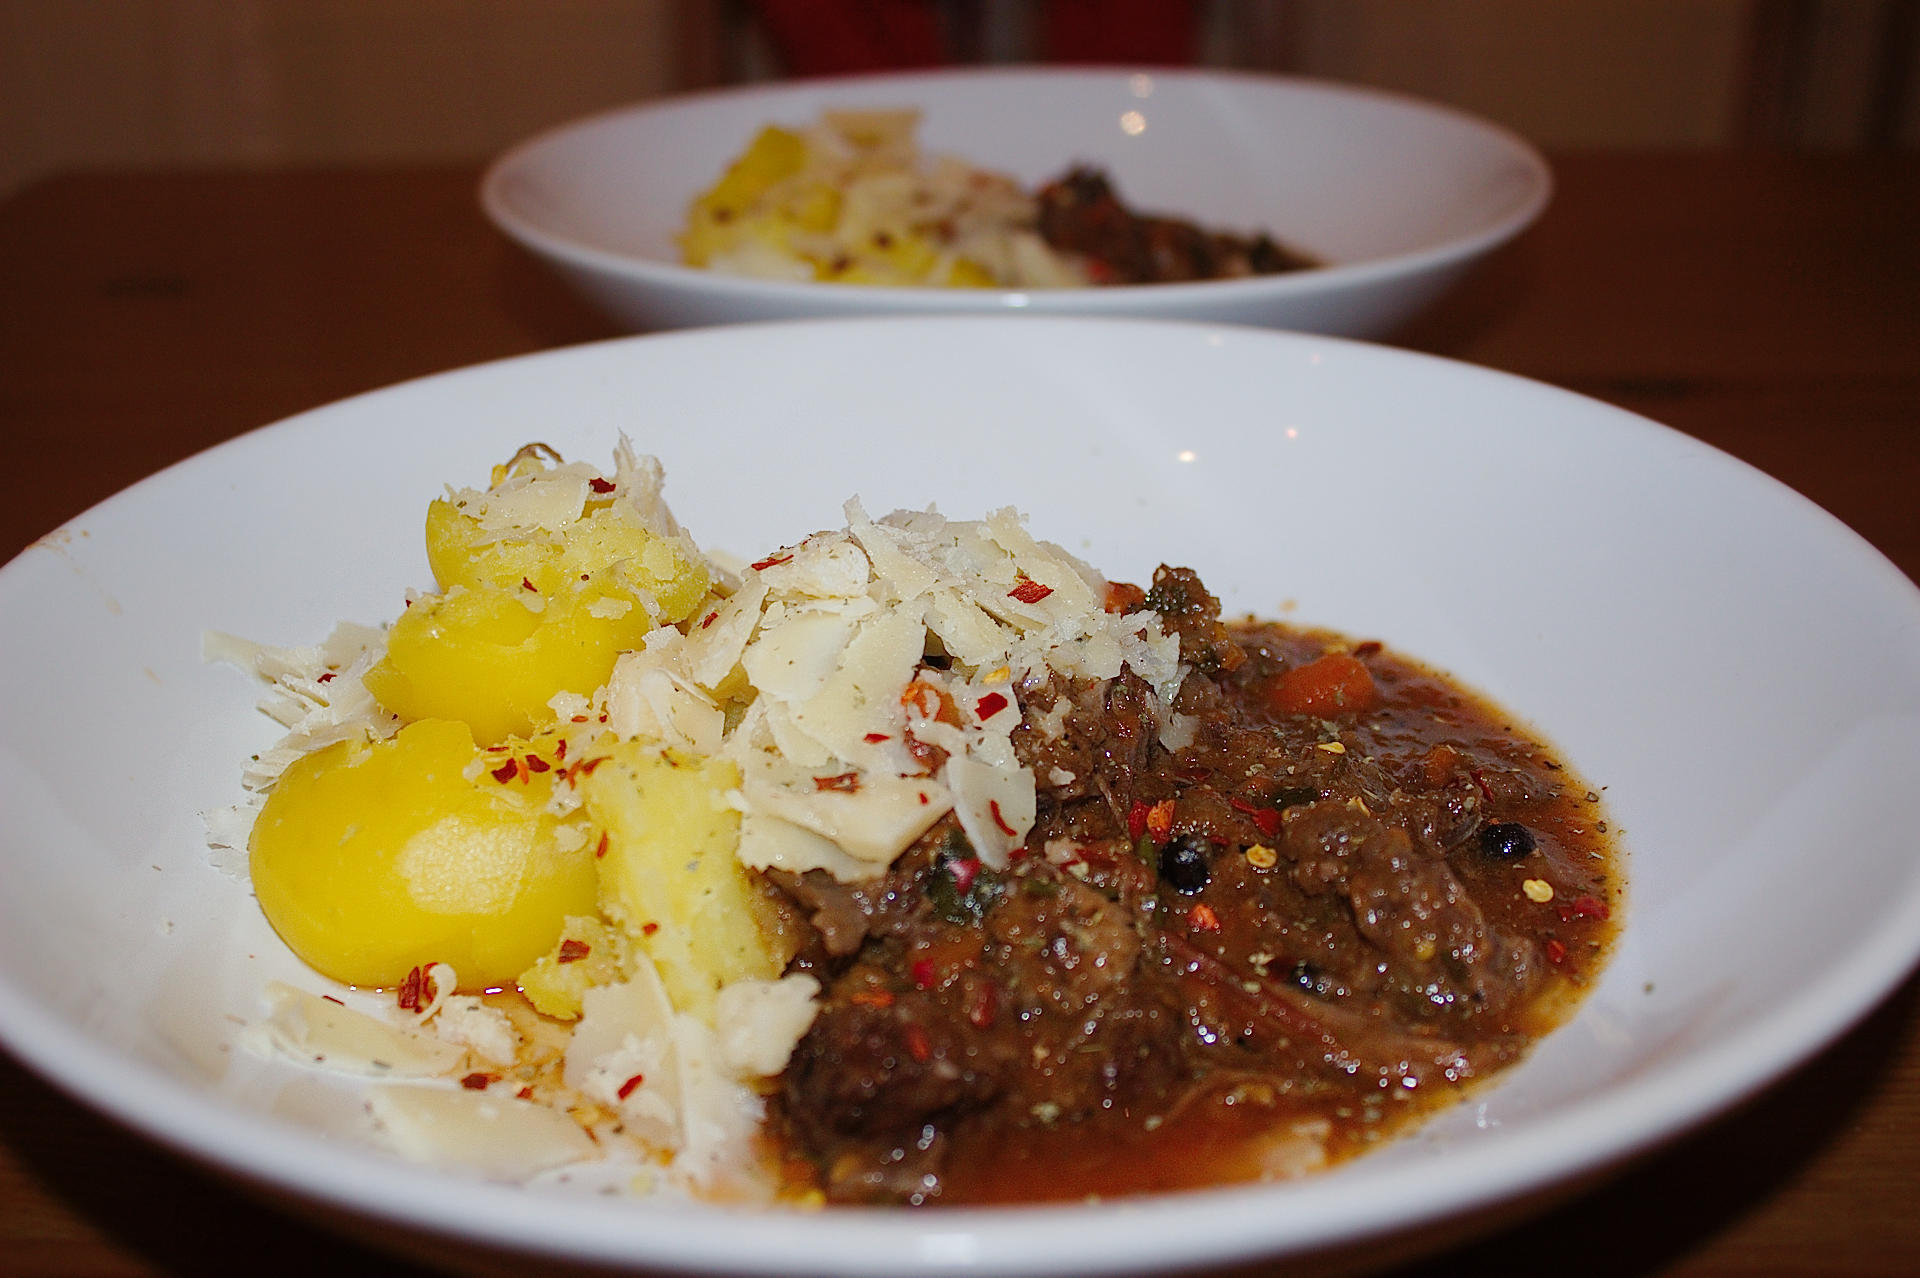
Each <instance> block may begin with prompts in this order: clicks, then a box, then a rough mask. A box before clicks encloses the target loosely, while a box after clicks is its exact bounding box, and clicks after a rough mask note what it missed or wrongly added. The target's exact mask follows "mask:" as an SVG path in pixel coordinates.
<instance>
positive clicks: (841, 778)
mask: <svg viewBox="0 0 1920 1278" xmlns="http://www.w3.org/2000/svg"><path fill="white" fill-rule="evenodd" d="M813 785H814V788H815V789H816V790H838V791H840V792H841V793H842V794H852V793H853V792H854V791H856V790H858V789H859V788H860V774H859V773H858V772H842V773H840V774H838V775H837V776H831V777H815V778H814V779H813Z"/></svg>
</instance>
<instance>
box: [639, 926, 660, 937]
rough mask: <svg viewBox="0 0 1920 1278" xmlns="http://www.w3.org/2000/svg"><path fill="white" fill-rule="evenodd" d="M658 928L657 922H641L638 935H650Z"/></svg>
mask: <svg viewBox="0 0 1920 1278" xmlns="http://www.w3.org/2000/svg"><path fill="white" fill-rule="evenodd" d="M659 930H660V925H659V924H658V923H642V924H641V925H640V935H642V936H652V935H653V934H654V933H655V932H658V931H659Z"/></svg>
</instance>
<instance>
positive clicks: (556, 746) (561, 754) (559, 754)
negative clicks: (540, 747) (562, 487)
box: [553, 737, 567, 762]
mask: <svg viewBox="0 0 1920 1278" xmlns="http://www.w3.org/2000/svg"><path fill="white" fill-rule="evenodd" d="M553 757H554V761H555V762H559V761H560V760H563V759H565V758H566V757H567V739H566V738H565V737H561V738H560V739H559V740H558V741H556V742H554V743H553Z"/></svg>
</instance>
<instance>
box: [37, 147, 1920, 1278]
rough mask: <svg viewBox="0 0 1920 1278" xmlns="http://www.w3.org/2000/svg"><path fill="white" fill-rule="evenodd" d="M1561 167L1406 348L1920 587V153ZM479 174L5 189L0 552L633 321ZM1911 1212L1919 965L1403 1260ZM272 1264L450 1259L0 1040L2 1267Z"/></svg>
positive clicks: (303, 1268) (1603, 1247) (1646, 1255)
mask: <svg viewBox="0 0 1920 1278" xmlns="http://www.w3.org/2000/svg"><path fill="white" fill-rule="evenodd" d="M1554 163H1555V168H1556V172H1557V175H1558V179H1559V190H1558V193H1557V196H1556V199H1555V202H1554V204H1553V207H1552V208H1551V209H1550V210H1549V212H1548V213H1547V215H1546V217H1545V218H1544V219H1543V220H1542V222H1541V223H1540V225H1539V226H1538V227H1536V228H1535V229H1534V230H1533V231H1532V232H1530V233H1529V234H1528V235H1527V236H1526V237H1524V238H1523V239H1522V240H1521V241H1520V242H1519V243H1517V244H1516V245H1514V246H1512V247H1511V248H1510V249H1508V250H1506V251H1504V252H1502V253H1501V254H1499V255H1497V257H1496V258H1494V259H1493V260H1491V261H1490V262H1489V263H1488V264H1487V265H1486V266H1485V268H1484V269H1482V270H1481V271H1480V272H1479V273H1478V274H1477V275H1476V276H1474V277H1473V278H1472V279H1471V280H1470V281H1469V282H1468V283H1467V284H1466V285H1465V286H1464V287H1463V288H1462V289H1461V290H1460V291H1459V292H1457V293H1456V294H1454V295H1453V296H1451V297H1450V298H1448V299H1447V300H1445V301H1444V302H1442V303H1441V304H1440V306H1439V307H1438V308H1437V309H1435V310H1434V311H1432V312H1431V313H1429V314H1428V315H1427V316H1425V317H1424V318H1423V319H1421V320H1420V321H1418V322H1417V323H1416V324H1415V325H1413V326H1412V327H1411V328H1409V329H1408V330H1407V331H1406V332H1405V333H1403V334H1402V335H1401V336H1400V339H1399V340H1400V341H1401V343H1402V344H1404V345H1408V346H1411V347H1414V348H1416V349H1420V350H1425V351H1431V352H1434V353H1437V354H1442V355H1447V356H1451V357H1456V358H1462V359H1467V360H1471V361H1473V362H1476V363H1480V364H1484V365H1487V366H1490V367H1494V368H1499V369H1505V370H1508V371H1511V372H1516V373H1521V374H1524V375H1527V376H1531V377H1536V378H1540V379H1543V380H1545V381H1548V382H1552V383H1555V384H1558V385H1561V386H1565V387H1568V388H1570V389H1573V390H1577V391H1581V392H1584V393H1586V394H1590V395H1594V396H1597V397H1599V398H1601V399H1604V400H1608V401H1610V402H1613V403H1615V404H1619V405H1621V406H1623V407H1626V408H1629V409H1632V410H1635V411H1638V412H1642V413H1646V414H1648V415H1649V416H1652V417H1654V418H1656V419H1658V420H1661V421H1664V422H1667V423H1669V424H1671V425H1673V426H1676V427H1678V428H1680V429H1682V430H1685V431H1688V432H1689V433H1692V434H1694V435H1696V436H1698V437H1699V438H1701V439H1704V440H1707V441H1708V442H1710V443H1713V444H1715V445H1717V446H1719V447H1721V448H1724V449H1726V450H1728V451H1729V452H1732V453H1733V454H1735V455H1736V456H1739V457H1742V458H1744V459H1746V460H1747V461H1749V462H1751V463H1753V464H1754V465H1756V466H1758V467H1760V468H1761V469H1762V470H1765V471H1767V472H1768V473H1770V474H1772V475H1773V476H1774V477H1776V478H1777V479H1779V480H1780V481H1782V482H1784V483H1786V484H1789V485H1791V486H1793V487H1795V488H1797V489H1798V490H1800V491H1801V492H1803V493H1805V494H1806V495H1808V496H1809V497H1811V498H1812V499H1813V500H1815V501H1817V502H1819V503H1820V504H1821V505H1823V506H1825V507H1826V508H1827V509H1828V510H1830V511H1832V512H1833V513H1834V514H1835V515H1836V516H1837V517H1839V518H1840V519H1842V520H1844V521H1845V522H1847V523H1848V524H1850V525H1851V526H1852V527H1854V528H1855V529H1856V530H1858V531H1859V532H1860V533H1861V534H1862V535H1863V536H1865V537H1866V538H1867V539H1868V540H1869V541H1871V542H1872V543H1873V544H1874V545H1876V546H1878V547H1879V548H1880V550H1881V551H1883V552H1884V553H1885V554H1887V555H1888V556H1889V557H1890V558H1891V559H1892V560H1893V562H1894V563H1895V564H1896V565H1898V566H1899V568H1900V569H1901V570H1902V571H1904V572H1905V573H1906V574H1907V575H1908V576H1909V577H1915V578H1920V500H1916V494H1920V439H1917V438H1916V432H1920V237H1916V236H1915V235H1914V233H1913V221H1914V216H1913V214H1914V210H1916V209H1920V160H1916V159H1914V158H1912V157H1906V158H1901V157H1885V156H1882V157H1872V156H1847V157H1798V158H1794V157H1779V156H1774V157H1767V156H1741V155H1724V154H1630V153H1627V154H1621V153H1593V154H1561V155H1557V156H1555V157H1554ZM477 176H478V174H477V172H476V171H475V170H472V169H468V168H408V169H398V170H392V171H385V172H369V171H358V170H350V169H349V170H336V171H329V170H300V171H295V172H286V173H275V174H263V173H246V172H228V171H216V172H202V173H191V174H187V173H164V172H163V173H137V172H124V173H111V174H101V175H94V176H84V177H81V176H70V177H63V178H59V179H55V180H51V181H47V182H43V183H40V184H37V185H35V186H32V187H30V188H29V189H27V190H25V191H23V192H21V193H20V194H18V195H17V196H15V197H14V198H12V199H9V200H6V201H4V202H0V439H4V441H5V443H6V445H7V456H8V460H9V464H8V465H7V466H5V467H0V556H7V555H11V554H12V553H14V552H15V551H17V550H18V549H20V548H22V547H24V546H26V545H27V544H29V543H30V542H31V541H32V540H34V539H35V538H36V537H38V536H40V535H42V534H44V533H46V532H48V531H49V530H51V529H52V528H53V527H55V526H56V525H57V524H59V523H60V522H61V521H63V520H65V519H68V518H71V517H72V516H74V515H76V514H78V513H80V512H81V511H82V510H83V509H85V508H86V507H87V506H88V505H90V504H91V503H93V502H95V501H98V500H100V499H101V498H104V497H106V496H108V495H110V494H111V493H113V492H115V491H117V490H118V489H120V488H121V487H123V486H125V485H126V484H128V483H129V482H132V481H133V480H135V479H138V478H140V477H141V476H143V475H146V474H149V473H151V472H152V471H154V470H155V469H157V468H159V467H162V466H164V465H166V464H168V463H170V462H172V461H175V460H177V459H179V458H181V457H184V456H187V455H189V454H190V453H192V452H195V451H197V450H199V449H201V448H204V447H207V446H209V445H212V444H215V443H217V442H219V441H221V440H223V439H227V438H230V437H231V436H233V435H235V434H237V433H239V432H242V431H245V430H247V429H250V428H252V427H255V426H258V425H262V424H265V423H267V422H270V421H273V420H275V419H277V418H280V417H283V416H286V415H288V414H291V413H294V412H298V411H300V410H302V409H305V408H309V407H313V406H315V405H318V404H321V403H324V402H326V401H329V400H332V399H336V398H339V397H341V396H344V395H349V394H353V393H357V392H360V391H364V390H370V389H374V388H376V387H379V386H382V385H386V384H389V383H392V382H394V381H398V380H401V379H404V378H408V377H414V376H418V375H422V374H427V373H432V372H437V371H440V370H443V369H446V368H450V367H453V366H456V365H460V364H466V363H472V362H475V361H478V360H483V359H490V358H495V357H499V356H506V355H513V354H518V353H521V352H526V351H533V350H539V349H543V348H547V347H551V346H555V345H563V344H569V343H573V342H578V341H585V340H591V339H594V338H598V337H604V336H611V335H612V334H613V330H612V328H611V327H610V326H608V325H607V324H606V323H605V322H604V321H602V320H601V319H599V318H598V317H597V316H596V315H595V314H594V313H592V312H591V311H589V310H588V309H587V308H586V307H585V306H584V305H582V304H581V303H579V302H578V301H576V300H575V299H574V298H573V297H572V296H571V295H569V294H568V293H567V292H565V291H564V290H563V289H562V288H561V286H560V285H559V284H557V283H556V282H555V281H554V280H553V279H552V278H550V277H549V276H548V275H547V274H546V273H545V272H544V271H543V270H542V269H541V268H540V267H539V266H537V265H536V264H535V263H533V262H532V261H530V260H529V259H527V258H526V257H525V256H523V255H522V254H521V253H520V252H519V251H518V250H516V249H514V248H512V247H510V246H509V245H508V244H507V243H506V242H505V241H504V240H502V239H501V238H500V237H499V236H497V235H496V234H495V233H494V232H493V231H492V230H491V229H490V228H489V227H488V226H487V225H486V224H485V223H484V221H483V220H482V218H481V216H480V214H479V212H478V209H477V207H476V204H475V200H474V186H475V182H476V181H477ZM1783 587H1784V588H1789V589H1790V588H1791V580H1790V576H1784V577H1783ZM1835 644H1836V646H1838V647H1844V644H1845V636H1844V635H1836V636H1835ZM0 890H5V889H4V884H0ZM1863 890H1870V885H1863ZM1916 1201H1920V982H1913V981H1910V982H1909V983H1908V984H1906V985H1905V986H1904V987H1902V988H1901V989H1900V990H1899V991H1898V992H1896V993H1895V994H1894V995H1893V996H1892V997H1891V998H1890V999H1888V1000H1887V1001H1886V1002H1885V1003H1884V1004H1883V1005H1882V1006H1881V1007H1880V1008H1879V1009H1878V1010H1877V1011H1876V1012H1874V1013H1873V1014H1872V1015H1871V1016H1870V1017H1869V1018H1868V1019H1867V1020H1866V1021H1864V1022H1863V1023H1862V1024H1861V1025H1860V1026H1858V1027H1857V1028H1855V1029H1854V1030H1853V1031H1852V1032H1851V1033H1849V1034H1848V1035H1846V1036H1845V1037H1844V1038H1843V1039H1841V1040H1840V1041H1839V1042H1838V1043H1836V1044H1835V1045H1833V1046H1832V1047H1830V1048H1829V1049H1828V1050H1826V1051H1825V1052H1823V1053H1821V1054H1820V1055H1819V1056H1817V1057H1816V1058H1814V1059H1813V1060H1812V1061H1810V1062H1808V1063H1807V1064H1806V1065H1804V1066H1803V1067H1802V1068H1800V1069H1799V1070H1797V1071H1795V1072H1794V1073H1793V1074H1791V1075H1790V1076H1788V1077H1787V1078H1786V1079H1784V1080H1782V1081H1781V1082H1779V1083H1778V1084H1777V1085H1776V1086H1774V1087H1773V1088H1771V1089H1770V1090H1768V1091H1767V1092H1766V1093H1764V1094H1763V1095H1761V1096H1759V1097H1756V1098H1753V1099H1752V1100H1750V1101H1749V1102H1748V1103H1746V1104H1744V1105H1742V1106H1741V1107H1740V1108H1739V1109H1738V1110H1736V1111H1735V1112H1733V1113H1731V1114H1728V1115H1726V1116H1724V1117H1722V1118H1720V1119H1719V1120H1717V1121H1715V1122H1713V1123H1711V1124H1710V1125H1708V1126H1707V1127H1705V1128H1703V1129H1702V1130H1700V1131H1698V1132H1695V1133H1692V1134H1690V1135H1688V1136H1686V1137H1685V1138H1683V1139H1681V1140H1679V1141H1677V1142H1676V1143H1675V1144H1674V1145H1672V1146H1671V1147H1670V1148H1668V1149H1665V1150H1663V1151H1659V1152H1657V1153H1654V1154H1651V1155H1649V1156H1648V1157H1646V1158H1644V1159H1643V1160H1641V1161H1640V1162H1638V1163H1636V1164H1635V1165H1633V1166H1631V1167H1629V1168H1626V1169H1623V1170H1622V1171H1621V1172H1620V1173H1619V1174H1617V1175H1616V1176H1614V1177H1613V1178H1611V1179H1609V1180H1606V1181H1605V1182H1603V1183H1601V1184H1599V1185H1597V1186H1595V1187H1593V1188H1590V1189H1589V1190H1587V1191H1586V1192H1585V1193H1583V1194H1581V1195H1579V1196H1577V1197H1575V1198H1573V1199H1572V1200H1571V1201H1569V1202H1567V1203H1564V1204H1563V1205H1560V1206H1558V1207H1554V1208H1550V1209H1547V1210H1545V1211H1544V1214H1540V1215H1538V1216H1535V1217H1533V1218H1532V1219H1530V1220H1526V1221H1523V1222H1520V1223H1517V1224H1514V1223H1509V1224H1506V1225H1504V1226H1500V1227H1496V1228H1495V1230H1494V1232H1492V1233H1491V1234H1489V1235H1487V1236H1485V1237H1484V1238H1482V1239H1480V1240H1479V1241H1470V1242H1465V1243H1462V1244H1459V1245H1456V1246H1455V1247H1454V1249H1453V1250H1450V1251H1443V1252H1441V1253H1440V1254H1439V1255H1437V1256H1434V1257H1430V1258H1428V1259H1427V1260H1425V1261H1423V1262H1417V1263H1412V1264H1410V1265H1408V1266H1406V1267H1404V1268H1403V1269H1401V1270H1397V1271H1396V1272H1400V1273H1404V1274H1413V1273H1427V1272H1434V1273H1454V1272H1459V1273H1472V1274H1507V1273H1513V1274H1555V1275H1562V1276H1577V1275H1647V1274H1659V1275H1672V1276H1681V1278H1709V1276H1722V1275H1736V1274H1739V1275H1775V1274H1777V1275H1789V1274H1805V1273H1815V1272H1818V1273H1823V1274H1840V1275H1893V1274H1903V1273H1910V1272H1913V1271H1914V1269H1915V1262H1916V1258H1920V1212H1916V1211H1915V1210H1914V1209H1913V1204H1914V1203H1915V1202H1916ZM263 1257H270V1258H271V1265H272V1267H273V1268H274V1269H275V1270H277V1271H278V1272H281V1273H288V1274H295V1275H299V1274H308V1273H311V1274H321V1273H334V1272H341V1271H345V1270H348V1269H351V1270H353V1271H355V1272H359V1273H363V1274H395V1275H398V1274H408V1273H415V1272H425V1271H424V1270H419V1269H416V1268H414V1267H413V1266H412V1264H411V1263H410V1262H408V1261H404V1260H398V1259H394V1258H392V1257H391V1256H390V1255H389V1253H387V1252H386V1251H384V1250H374V1249H370V1248H369V1247H367V1246H364V1245H362V1244H361V1243H358V1242H355V1241H352V1240H348V1239H345V1238H342V1237H339V1236H337V1235H335V1234H333V1233H331V1232H329V1231H327V1230H325V1229H321V1228H318V1227H315V1226H313V1225H310V1224H307V1223H305V1222H303V1221H302V1220H300V1219H299V1218H297V1217H296V1216H294V1215H292V1214H289V1213H288V1211H287V1210H286V1209H284V1208H283V1207H281V1206H276V1205H270V1204H268V1203H265V1202H263V1201H259V1200H256V1199H255V1198H253V1197H252V1196H250V1195H249V1194H248V1193H246V1192H244V1191H242V1190H239V1189H236V1188H234V1187H233V1186H231V1185H229V1184H228V1183H226V1182H225V1181H223V1180H221V1179H220V1178H218V1177H217V1176H215V1175H212V1174H210V1173H207V1172H203V1171H201V1170H198V1169H195V1168H193V1167H189V1166H187V1165H186V1164H184V1163H182V1162H181V1161H180V1160H178V1159H177V1158H176V1157H175V1156H173V1155H172V1154H170V1153H168V1152H166V1151H163V1150H160V1149H157V1148H155V1147H153V1146H150V1145H149V1144H147V1143H146V1142H145V1141H144V1140H142V1139H141V1138H138V1137H135V1136H132V1135H130V1134H128V1133H127V1132H125V1131H123V1130H121V1129H120V1128H118V1127H116V1126H114V1125H112V1124H110V1123H108V1122H106V1121H104V1120H102V1119H99V1118H96V1117H95V1116H93V1115H92V1114H91V1113H90V1112H89V1111H88V1110H86V1109H84V1108H82V1107H80V1106H78V1105H76V1104H74V1103H72V1102H71V1101H69V1100H67V1099H66V1098H65V1097H64V1096H63V1095H62V1094H60V1093H59V1092H58V1091H57V1090H55V1089H54V1088H52V1087H50V1086H49V1085H47V1084H46V1083H45V1082H43V1081H41V1080H39V1079H37V1078H35V1077H33V1076H31V1075H29V1074H27V1073H26V1072H25V1071H23V1070H21V1069H20V1068H19V1067H18V1066H16V1065H14V1064H13V1063H12V1062H11V1061H9V1060H8V1059H6V1058H5V1057H4V1056H0V1272H6V1273H19V1274H32V1275H74V1276H81V1275H87V1276H92V1275H114V1276H116V1278H118V1276H127V1278H136V1276H137V1278H148V1276H151V1275H164V1274H201V1273H221V1272H229V1271H232V1270H235V1269H237V1268H238V1267H239V1266H240V1265H241V1264H243V1263H245V1264H249V1265H258V1264H260V1263H262V1261H261V1258H263ZM1376 1259H1377V1257H1376ZM436 1263H437V1264H442V1265H446V1264H452V1263H454V1262H453V1260H452V1258H451V1257H450V1256H449V1255H448V1254H445V1253H443V1254H441V1255H440V1256H439V1257H438V1259H437V1262H436ZM1248 1272H1249V1273H1252V1272H1261V1271H1259V1270H1250V1271H1248Z"/></svg>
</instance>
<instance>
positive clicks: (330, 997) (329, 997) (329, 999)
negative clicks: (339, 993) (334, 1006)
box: [320, 994, 347, 1007]
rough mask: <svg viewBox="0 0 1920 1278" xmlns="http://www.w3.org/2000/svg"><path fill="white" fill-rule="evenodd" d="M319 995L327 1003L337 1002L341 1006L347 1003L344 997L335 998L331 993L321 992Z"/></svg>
mask: <svg viewBox="0 0 1920 1278" xmlns="http://www.w3.org/2000/svg"><path fill="white" fill-rule="evenodd" d="M320 997H321V998H324V999H325V1000H327V1002H329V1003H338V1004H340V1006H342V1007H345V1006H346V1005H347V1004H346V1001H345V1000H344V999H337V998H335V997H334V996H333V995H331V994H322V995H321V996H320Z"/></svg>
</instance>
